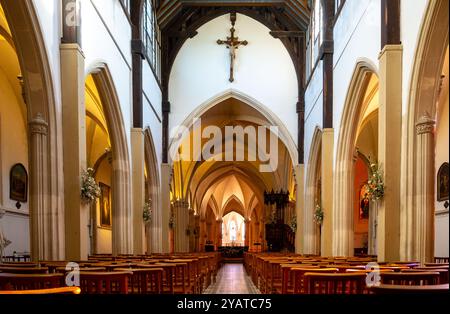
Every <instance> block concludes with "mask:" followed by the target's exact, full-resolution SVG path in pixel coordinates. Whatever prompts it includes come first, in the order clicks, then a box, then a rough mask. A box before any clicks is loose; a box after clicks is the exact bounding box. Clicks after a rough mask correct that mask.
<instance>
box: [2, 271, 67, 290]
mask: <svg viewBox="0 0 450 314" xmlns="http://www.w3.org/2000/svg"><path fill="white" fill-rule="evenodd" d="M63 281H64V275H63V274H11V273H0V290H35V289H49V288H60V287H62V286H63V285H64V282H63Z"/></svg>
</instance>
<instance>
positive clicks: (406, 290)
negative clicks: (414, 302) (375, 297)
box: [370, 284, 449, 294]
mask: <svg viewBox="0 0 450 314" xmlns="http://www.w3.org/2000/svg"><path fill="white" fill-rule="evenodd" d="M370 291H371V292H372V293H374V294H424V293H430V294H448V292H449V285H448V284H444V285H423V286H415V285H414V286H405V285H388V284H381V285H379V286H374V287H371V288H370Z"/></svg>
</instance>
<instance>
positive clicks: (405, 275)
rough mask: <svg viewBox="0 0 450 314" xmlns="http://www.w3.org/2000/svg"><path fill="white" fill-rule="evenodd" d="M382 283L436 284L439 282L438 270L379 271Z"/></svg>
mask: <svg viewBox="0 0 450 314" xmlns="http://www.w3.org/2000/svg"><path fill="white" fill-rule="evenodd" d="M380 276H381V283H382V284H391V285H411V286H420V285H436V284H437V283H438V282H439V273H438V272H394V273H380Z"/></svg>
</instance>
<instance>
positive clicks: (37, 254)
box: [28, 114, 80, 261]
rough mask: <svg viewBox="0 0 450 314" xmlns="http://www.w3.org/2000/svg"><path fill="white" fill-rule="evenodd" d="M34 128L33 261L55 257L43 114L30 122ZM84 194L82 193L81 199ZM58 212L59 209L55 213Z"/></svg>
mask: <svg viewBox="0 0 450 314" xmlns="http://www.w3.org/2000/svg"><path fill="white" fill-rule="evenodd" d="M28 127H29V132H30V151H31V154H30V170H31V171H30V173H31V175H30V179H31V181H30V204H31V205H32V207H31V208H30V218H31V219H30V223H31V224H30V236H31V242H30V244H31V245H30V246H31V254H32V256H31V258H32V259H33V261H37V260H43V259H48V258H51V257H52V255H53V254H54V253H53V250H52V245H54V244H52V243H53V242H54V241H55V239H54V238H53V232H55V231H56V230H52V229H53V228H54V226H52V220H53V216H54V213H52V210H51V208H50V206H49V205H50V200H49V199H48V194H47V193H48V189H49V186H48V157H49V156H48V154H47V152H48V150H47V148H48V147H47V143H48V141H47V136H48V124H47V122H46V121H44V119H43V118H42V116H41V115H40V114H38V115H37V116H36V117H35V118H34V119H33V120H31V121H30V122H29V123H28ZM79 199H80V198H79V197H78V200H79ZM55 214H56V213H55Z"/></svg>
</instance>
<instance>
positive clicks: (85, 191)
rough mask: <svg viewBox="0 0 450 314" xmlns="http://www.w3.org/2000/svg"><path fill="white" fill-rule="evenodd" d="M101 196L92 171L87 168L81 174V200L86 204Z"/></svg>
mask: <svg viewBox="0 0 450 314" xmlns="http://www.w3.org/2000/svg"><path fill="white" fill-rule="evenodd" d="M100 196H101V190H100V186H99V185H98V184H97V182H95V178H94V169H92V168H88V169H87V170H86V171H84V172H83V173H82V174H81V199H82V200H83V201H84V202H85V203H88V204H91V203H92V202H95V200H96V199H98V198H99V197H100Z"/></svg>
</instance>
